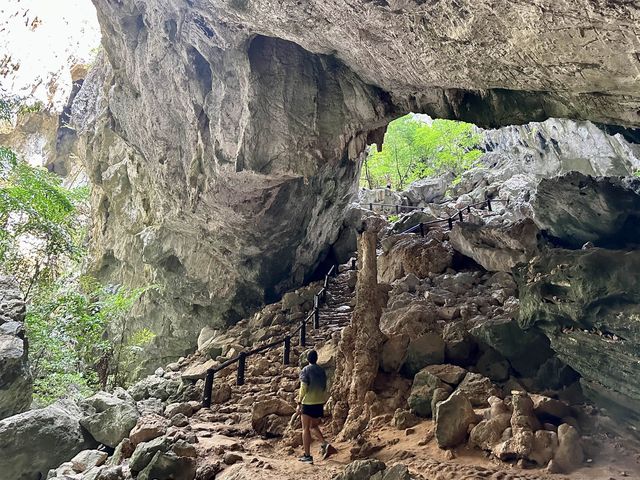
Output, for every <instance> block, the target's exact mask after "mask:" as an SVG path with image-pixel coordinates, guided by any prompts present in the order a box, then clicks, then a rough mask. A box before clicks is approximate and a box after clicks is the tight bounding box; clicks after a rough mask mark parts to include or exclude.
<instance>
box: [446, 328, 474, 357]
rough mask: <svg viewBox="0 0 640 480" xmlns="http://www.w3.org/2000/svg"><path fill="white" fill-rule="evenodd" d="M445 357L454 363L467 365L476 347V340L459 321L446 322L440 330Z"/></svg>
mask: <svg viewBox="0 0 640 480" xmlns="http://www.w3.org/2000/svg"><path fill="white" fill-rule="evenodd" d="M442 339H443V340H444V343H445V349H444V352H445V359H446V361H447V362H450V363H453V364H456V365H463V366H466V365H469V364H471V362H472V359H473V358H474V357H475V354H476V351H477V349H478V345H477V342H476V341H475V339H474V338H473V336H472V335H471V334H470V333H469V331H468V330H467V329H466V328H464V325H462V323H460V322H452V323H448V324H446V325H445V326H444V329H443V330H442Z"/></svg>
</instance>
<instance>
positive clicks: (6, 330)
mask: <svg viewBox="0 0 640 480" xmlns="http://www.w3.org/2000/svg"><path fill="white" fill-rule="evenodd" d="M24 314H25V304H24V300H23V298H22V292H21V291H20V287H19V286H18V284H17V282H16V281H15V280H14V279H12V278H11V277H7V276H3V275H0V420H1V419H3V418H6V417H10V416H11V415H15V414H17V413H21V412H24V411H25V410H27V409H28V408H29V407H30V405H31V397H32V391H33V384H32V378H31V371H30V369H29V361H28V343H27V340H26V338H25V331H24V325H23V323H22V322H23V320H24Z"/></svg>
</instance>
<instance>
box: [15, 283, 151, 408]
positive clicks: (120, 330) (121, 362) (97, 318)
mask: <svg viewBox="0 0 640 480" xmlns="http://www.w3.org/2000/svg"><path fill="white" fill-rule="evenodd" d="M150 288H155V287H144V288H137V289H127V288H123V287H120V288H114V287H103V286H102V285H100V284H99V283H98V282H96V281H95V280H94V279H92V278H90V277H80V278H61V279H59V280H58V281H56V282H54V283H52V284H50V285H49V286H48V288H47V289H44V288H41V289H40V290H39V291H38V295H36V296H34V298H33V301H32V302H31V304H30V305H29V308H28V311H27V316H26V321H25V326H26V329H27V335H28V338H29V343H30V360H31V368H32V373H33V376H34V379H35V381H34V388H35V396H36V400H37V401H38V403H41V404H47V403H50V402H51V401H52V400H55V399H56V398H58V397H60V396H61V394H62V393H64V392H65V391H66V389H68V388H70V386H74V387H73V388H74V389H75V390H76V391H77V392H78V393H80V394H85V393H91V392H93V391H95V390H96V389H98V388H102V389H104V388H106V387H115V386H125V385H126V383H127V378H128V375H127V372H128V371H129V370H131V369H133V367H134V366H135V364H136V363H138V361H139V354H140V353H141V352H142V347H144V346H145V345H147V344H148V343H149V342H151V341H152V340H153V338H154V334H153V333H152V332H151V331H149V330H148V329H142V330H140V331H136V332H129V331H128V327H127V318H128V315H129V312H130V311H131V309H132V307H133V305H134V304H135V302H136V301H137V300H138V299H139V298H140V297H141V296H142V295H143V294H144V293H145V292H146V291H148V290H149V289H150Z"/></svg>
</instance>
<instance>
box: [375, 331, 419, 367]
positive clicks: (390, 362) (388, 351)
mask: <svg viewBox="0 0 640 480" xmlns="http://www.w3.org/2000/svg"><path fill="white" fill-rule="evenodd" d="M410 339H411V338H410V337H409V335H407V334H400V335H391V336H389V338H388V339H387V341H386V342H384V344H383V345H382V352H381V354H380V368H381V369H382V371H383V372H387V373H398V372H399V371H400V367H402V365H403V364H404V362H405V360H406V358H407V348H408V347H409V341H410Z"/></svg>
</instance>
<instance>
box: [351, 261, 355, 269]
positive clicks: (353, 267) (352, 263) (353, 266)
mask: <svg viewBox="0 0 640 480" xmlns="http://www.w3.org/2000/svg"><path fill="white" fill-rule="evenodd" d="M355 269H356V259H355V258H352V259H351V270H355Z"/></svg>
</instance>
